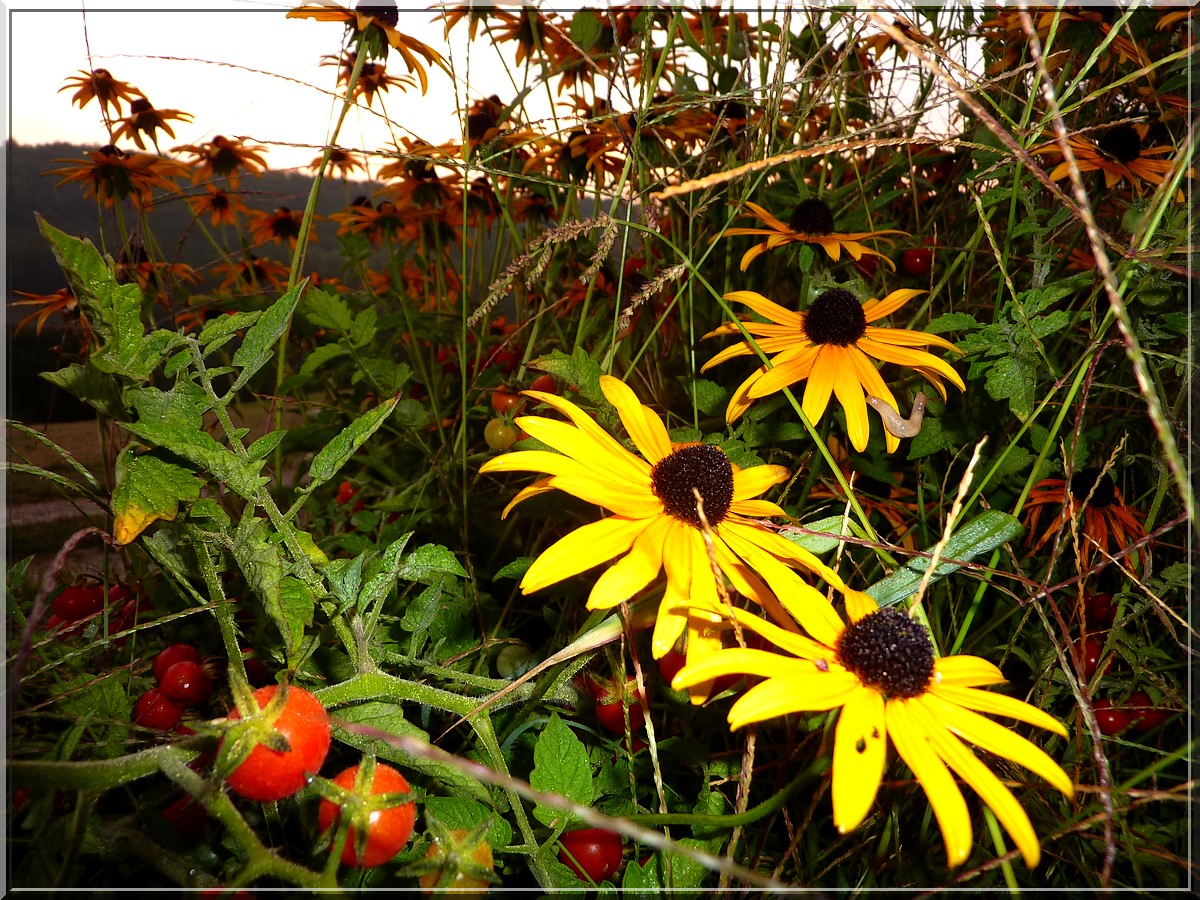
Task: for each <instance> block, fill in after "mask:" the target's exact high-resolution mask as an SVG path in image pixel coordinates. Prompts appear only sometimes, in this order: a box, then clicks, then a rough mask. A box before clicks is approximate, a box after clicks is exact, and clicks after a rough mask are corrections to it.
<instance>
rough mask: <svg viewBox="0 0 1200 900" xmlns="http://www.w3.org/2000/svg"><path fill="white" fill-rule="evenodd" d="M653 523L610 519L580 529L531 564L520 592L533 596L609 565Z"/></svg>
mask: <svg viewBox="0 0 1200 900" xmlns="http://www.w3.org/2000/svg"><path fill="white" fill-rule="evenodd" d="M653 521H654V520H653V519H651V520H643V519H625V518H622V517H621V516H609V517H608V518H607V519H601V520H600V521H599V522H592V523H590V524H588V525H581V526H580V527H579V528H576V529H575V530H574V531H572V532H571V533H570V534H567V535H566V536H565V537H562V538H560V539H559V540H558V541H557V542H555V543H554V544H552V545H551V546H549V547H548V548H546V550H545V551H544V552H543V553H542V555H541V556H539V557H538V558H537V559H535V560H534V561H533V565H531V566H530V567H529V568H528V570H526V572H525V577H524V578H522V579H521V590H522V592H523V593H526V594H532V593H533V592H534V591H539V590H541V589H542V588H544V587H546V586H548V585H551V584H555V583H557V582H559V581H562V580H563V579H564V578H570V577H571V576H572V575H578V574H579V573H580V572H584V571H587V570H588V569H590V568H592V567H593V566H598V565H600V563H603V562H608V561H609V560H610V559H612V558H614V557H616V556H619V555H620V554H622V553H624V552H625V551H626V550H628V549H629V548H630V547H632V546H633V543H634V541H635V540H637V536H638V535H639V534H641V533H642V531H643V530H644V529H645V528H646V527H647V526H648V525H649V524H650V523H651V522H653Z"/></svg>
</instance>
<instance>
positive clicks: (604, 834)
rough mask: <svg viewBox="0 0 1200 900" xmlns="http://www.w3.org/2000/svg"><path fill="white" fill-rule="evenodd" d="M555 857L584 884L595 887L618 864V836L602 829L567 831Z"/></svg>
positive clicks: (619, 848) (613, 870)
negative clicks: (588, 883)
mask: <svg viewBox="0 0 1200 900" xmlns="http://www.w3.org/2000/svg"><path fill="white" fill-rule="evenodd" d="M559 840H560V842H561V843H562V849H561V850H560V851H558V858H559V859H560V860H562V862H563V863H564V864H565V865H566V866H568V867H569V868H570V869H571V870H572V871H573V872H574V873H575V874H576V875H578V876H579V877H580V878H582V879H583V880H585V881H590V882H592V883H593V884H599V883H600V882H601V881H604V880H606V879H608V878H611V877H612V874H613V872H615V871H617V867H618V866H620V865H621V851H622V849H623V848H622V846H621V835H619V834H617V832H615V831H609V830H607V829H605V828H582V829H580V830H579V831H568V832H567V833H566V834H564V835H563V836H562V837H561V838H559Z"/></svg>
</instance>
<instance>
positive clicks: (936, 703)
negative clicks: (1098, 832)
mask: <svg viewBox="0 0 1200 900" xmlns="http://www.w3.org/2000/svg"><path fill="white" fill-rule="evenodd" d="M922 699H923V700H924V701H925V703H926V706H927V708H928V709H930V710H931V711H933V713H934V714H935V715H936V716H937V719H938V721H940V722H942V723H943V725H944V726H945V727H946V728H949V729H950V730H951V731H952V732H954V733H955V734H957V735H959V736H960V737H962V738H963V739H965V740H968V741H970V742H971V743H972V744H977V745H979V746H980V747H982V748H983V749H984V750H987V751H988V752H989V753H994V754H996V755H997V756H1003V757H1004V758H1005V759H1011V760H1012V761H1013V762H1015V763H1020V764H1021V765H1023V766H1024V767H1025V768H1027V769H1029V771H1031V772H1033V773H1034V774H1036V775H1040V776H1042V778H1045V779H1046V781H1048V782H1050V784H1052V785H1054V787H1056V788H1058V789H1059V790H1060V791H1062V792H1063V793H1064V794H1066V795H1067V796H1068V797H1071V796H1074V793H1075V785H1074V784H1072V782H1071V778H1070V776H1069V775H1067V773H1066V772H1064V771H1063V770H1062V769H1061V768H1060V767H1059V765H1058V763H1056V762H1055V761H1054V760H1052V759H1051V758H1050V757H1049V756H1048V755H1047V754H1046V752H1045V751H1043V750H1041V749H1039V748H1038V747H1036V746H1034V745H1033V744H1031V743H1030V742H1029V741H1027V740H1025V738H1023V737H1021V736H1020V735H1019V734H1017V733H1016V732H1014V731H1010V730H1009V729H1007V728H1005V727H1004V726H1003V725H1000V724H998V723H996V722H993V721H992V720H991V719H988V718H985V717H984V716H981V715H979V714H977V713H974V712H971V711H970V710H968V709H965V708H963V707H961V706H958V705H956V704H954V703H951V702H947V701H946V699H945V698H944V697H943V696H942V695H941V692H940V691H939V690H937V689H936V688H935V689H933V690H931V691H930V692H929V693H928V694H926V695H925V696H924V697H923V698H922ZM1008 699H1010V700H1011V699H1012V698H1011V697H1010V698H1008Z"/></svg>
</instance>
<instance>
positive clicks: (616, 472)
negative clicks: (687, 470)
mask: <svg viewBox="0 0 1200 900" xmlns="http://www.w3.org/2000/svg"><path fill="white" fill-rule="evenodd" d="M516 423H517V425H518V427H520V428H523V429H524V430H525V431H527V432H528V433H529V435H530V436H531V437H535V438H537V439H538V440H539V441H542V442H543V443H546V444H549V445H550V446H551V447H553V448H554V449H555V450H558V451H559V452H560V453H562V454H564V455H566V456H569V457H571V458H572V459H574V460H575V461H576V462H578V463H579V464H580V465H582V466H585V467H587V468H588V469H590V470H591V471H592V472H593V473H600V474H601V475H602V476H603V477H605V478H611V479H613V480H615V481H619V482H621V483H623V484H627V485H639V486H644V487H645V488H646V490H649V487H650V466H649V465H648V464H647V463H645V462H644V461H643V460H640V459H638V458H637V457H636V456H634V455H633V454H632V453H630V452H629V451H628V450H626V449H625V448H624V447H622V446H621V445H620V444H618V443H617V442H616V441H614V440H613V439H612V438H610V437H608V435H604V438H605V440H597V439H596V436H595V435H592V434H589V433H587V432H585V431H584V430H582V429H580V428H577V427H575V426H574V425H571V424H570V423H568V422H560V421H559V420H557V419H546V418H542V417H541V416H517V418H516ZM602 434H603V433H602ZM524 452H526V453H534V452H537V451H533V450H527V451H524ZM542 452H544V451H542ZM497 458H502V457H497Z"/></svg>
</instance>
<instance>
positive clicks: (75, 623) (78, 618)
mask: <svg viewBox="0 0 1200 900" xmlns="http://www.w3.org/2000/svg"><path fill="white" fill-rule="evenodd" d="M149 605H150V601H149V600H147V599H146V598H145V597H138V596H137V595H136V594H135V593H134V592H133V591H132V590H130V589H129V588H128V587H126V586H125V585H123V584H114V585H112V586H111V587H109V588H108V590H105V588H104V586H103V585H101V584H97V583H76V584H69V585H67V586H66V587H65V588H63V589H62V591H60V592H59V594H58V596H57V597H55V598H54V602H53V603H51V604H50V617H49V618H48V619H46V629H47V630H48V631H51V630H54V629H56V628H57V629H60V634H61V635H62V636H63V637H67V636H69V635H75V634H79V633H81V632H82V631H83V629H84V628H85V627H87V623H88V622H90V621H91V620H92V619H93V618H95V617H96V616H98V615H99V614H100V613H101V612H102V611H103V610H104V608H105V607H106V606H107V607H108V608H109V617H108V634H110V635H112V634H116V633H118V632H120V631H124V630H126V629H127V628H130V627H131V626H132V625H133V623H134V622H135V621H136V619H137V614H138V610H139V608H140V609H146V608H148V607H149Z"/></svg>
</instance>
